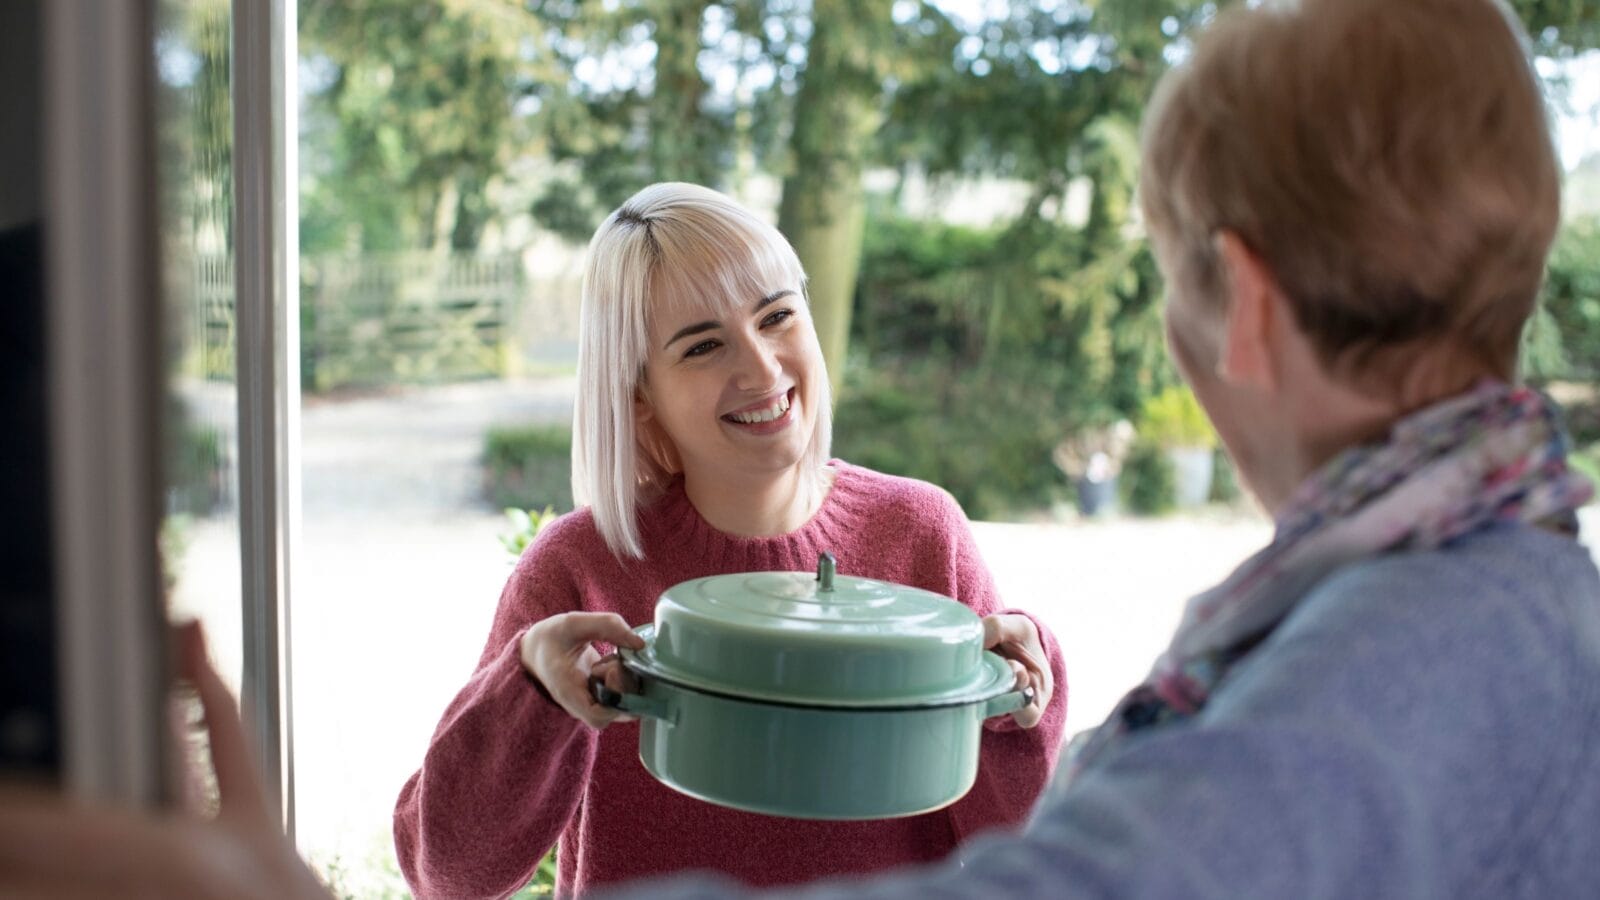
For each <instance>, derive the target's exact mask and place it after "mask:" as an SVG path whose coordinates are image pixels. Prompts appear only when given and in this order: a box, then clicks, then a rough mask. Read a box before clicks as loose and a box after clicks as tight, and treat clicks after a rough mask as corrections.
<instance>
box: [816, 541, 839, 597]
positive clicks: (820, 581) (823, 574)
mask: <svg viewBox="0 0 1600 900" xmlns="http://www.w3.org/2000/svg"><path fill="white" fill-rule="evenodd" d="M838 571H839V561H838V560H836V559H834V558H833V554H832V553H829V552H827V551H826V550H824V551H823V552H822V553H821V554H820V555H818V556H817V590H818V591H821V592H824V593H828V594H831V593H833V576H834V574H835V573H836V572H838Z"/></svg>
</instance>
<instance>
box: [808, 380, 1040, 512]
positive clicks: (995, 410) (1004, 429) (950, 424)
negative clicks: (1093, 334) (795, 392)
mask: <svg viewBox="0 0 1600 900" xmlns="http://www.w3.org/2000/svg"><path fill="white" fill-rule="evenodd" d="M1051 403H1052V398H1051V397H1050V391H1049V390H1048V389H1040V388H1039V387H1038V386H1037V385H1036V384H1034V385H1030V384H1029V383H1028V382H1026V381H1024V380H1022V379H1019V378H1015V377H1010V376H1006V375H996V374H992V373H983V372H977V371H964V372H963V371H956V370H952V369H950V368H949V367H945V366H941V365H938V364H936V363H929V364H926V365H921V366H916V367H910V368H906V369H902V370H899V371H862V370H854V371H852V372H851V373H850V378H849V384H848V387H847V389H846V391H845V392H844V397H843V399H842V400H841V401H840V403H839V407H838V410H837V412H836V413H835V424H834V452H835V454H837V455H838V456H839V457H841V458H843V459H846V460H849V461H850V462H853V463H856V464H857V465H863V466H867V467H870V468H873V469H877V470H879V471H881V472H887V473H889V474H891V475H905V476H909V477H912V478H920V479H922V480H924V481H929V482H932V483H934V484H937V485H939V486H940V487H942V488H944V489H945V490H947V491H949V492H950V493H951V494H952V495H954V496H955V498H956V500H957V501H958V502H959V503H960V504H961V505H962V507H963V508H964V509H965V510H966V511H967V514H968V515H969V516H972V517H973V518H995V517H1003V516H1006V515H1008V514H1013V513H1017V512H1020V511H1025V510H1038V509H1043V508H1046V507H1048V506H1049V505H1050V504H1051V503H1052V502H1053V501H1055V500H1057V499H1061V498H1063V497H1065V496H1067V495H1068V489H1067V484H1066V480H1065V478H1064V477H1063V476H1062V474H1061V472H1060V470H1058V469H1057V468H1056V466H1055V464H1054V463H1052V462H1051V459H1050V453H1051V450H1052V449H1053V448H1054V447H1055V445H1056V444H1057V443H1058V441H1059V439H1060V433H1061V426H1060V425H1059V422H1060V421H1061V420H1060V419H1059V418H1057V417H1055V416H1052V415H1051V414H1050V413H1049V410H1050V405H1051Z"/></svg>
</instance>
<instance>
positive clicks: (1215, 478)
mask: <svg viewBox="0 0 1600 900" xmlns="http://www.w3.org/2000/svg"><path fill="white" fill-rule="evenodd" d="M1239 493H1240V491H1239V477H1238V474H1237V473H1236V472H1234V470H1233V460H1232V459H1230V458H1228V454H1226V453H1223V452H1220V451H1219V452H1217V453H1213V454H1212V455H1211V499H1212V500H1213V501H1215V502H1217V503H1233V502H1234V501H1236V500H1238V499H1239Z"/></svg>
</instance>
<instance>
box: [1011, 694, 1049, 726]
mask: <svg viewBox="0 0 1600 900" xmlns="http://www.w3.org/2000/svg"><path fill="white" fill-rule="evenodd" d="M1043 718H1044V704H1042V703H1039V702H1037V700H1035V702H1033V703H1029V704H1028V705H1027V706H1024V707H1022V708H1021V709H1019V710H1017V711H1016V712H1014V713H1012V714H1011V720H1012V721H1013V722H1016V723H1017V725H1018V726H1019V727H1021V728H1032V727H1033V726H1035V725H1038V724H1039V720H1041V719H1043Z"/></svg>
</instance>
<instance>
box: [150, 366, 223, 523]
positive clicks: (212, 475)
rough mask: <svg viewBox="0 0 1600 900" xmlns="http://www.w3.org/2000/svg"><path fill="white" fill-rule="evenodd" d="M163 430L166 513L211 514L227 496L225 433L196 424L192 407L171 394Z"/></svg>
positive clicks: (197, 422) (211, 427)
mask: <svg viewBox="0 0 1600 900" xmlns="http://www.w3.org/2000/svg"><path fill="white" fill-rule="evenodd" d="M162 428H163V435H162V437H163V440H164V441H165V442H166V447H165V453H166V459H165V462H166V472H165V477H166V482H167V498H166V505H167V512H168V513H170V514H174V515H178V514H188V515H194V516H206V515H210V514H211V513H212V512H213V511H214V510H216V508H217V507H218V505H219V504H221V503H222V501H223V499H224V498H225V497H226V496H227V478H228V459H227V455H226V454H227V450H226V447H225V446H224V444H223V437H222V432H221V431H220V430H219V429H218V428H216V427H215V426H213V425H210V424H207V423H205V422H200V421H196V420H195V418H194V416H193V414H192V413H191V412H190V411H189V405H188V404H187V403H185V402H184V401H183V400H182V399H181V398H179V397H178V396H177V395H176V394H170V393H169V394H168V400H167V415H166V419H165V420H164V421H163V423H162Z"/></svg>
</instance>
